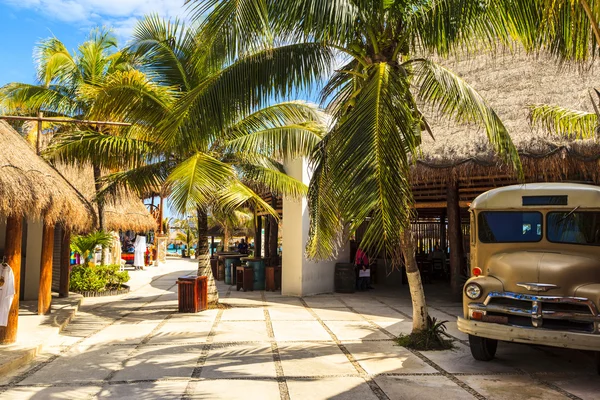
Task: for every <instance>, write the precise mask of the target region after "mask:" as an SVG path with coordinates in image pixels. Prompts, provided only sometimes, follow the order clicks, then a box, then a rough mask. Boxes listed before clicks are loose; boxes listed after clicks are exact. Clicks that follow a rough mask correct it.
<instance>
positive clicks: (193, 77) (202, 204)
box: [51, 17, 323, 303]
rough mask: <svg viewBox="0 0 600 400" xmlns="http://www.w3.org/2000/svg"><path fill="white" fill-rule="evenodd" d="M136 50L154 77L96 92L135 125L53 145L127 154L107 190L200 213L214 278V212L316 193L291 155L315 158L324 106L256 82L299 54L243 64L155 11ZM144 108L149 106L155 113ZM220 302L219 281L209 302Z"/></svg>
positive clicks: (112, 156) (201, 255)
mask: <svg viewBox="0 0 600 400" xmlns="http://www.w3.org/2000/svg"><path fill="white" fill-rule="evenodd" d="M127 53H129V54H131V56H132V57H133V58H132V59H133V60H134V62H135V64H136V66H137V67H138V69H139V71H141V72H140V73H143V74H144V76H146V77H151V80H148V81H146V82H144V83H143V84H142V85H139V86H133V87H132V85H128V84H127V82H123V81H122V80H113V81H111V82H109V83H108V84H107V85H104V86H103V87H101V88H97V90H94V89H90V90H94V96H95V103H94V112H96V113H98V114H103V113H110V114H111V115H118V116H119V118H120V119H121V120H124V121H130V122H132V123H134V127H132V129H129V130H123V131H121V132H120V133H121V134H120V135H104V134H94V135H88V134H83V135H82V134H74V135H62V137H61V140H59V141H57V142H56V143H55V144H54V146H53V147H52V149H51V151H52V153H53V155H54V156H61V155H67V154H88V153H90V152H92V151H95V152H96V153H97V154H98V156H99V157H101V158H103V160H104V162H105V163H106V164H108V165H112V164H113V163H118V162H119V161H120V160H126V161H127V162H128V163H129V165H128V166H127V167H128V168H126V169H123V170H121V171H119V172H116V173H113V174H111V175H109V176H108V177H107V179H106V181H107V182H109V184H108V185H107V187H106V188H105V191H104V193H108V192H110V191H116V190H119V189H120V188H123V187H127V188H128V189H130V190H134V191H136V192H138V193H140V194H147V193H156V192H160V193H168V194H169V197H170V202H171V204H172V206H173V207H174V208H175V210H176V211H177V212H179V213H180V214H181V215H190V214H191V213H196V214H197V219H198V249H197V258H198V259H199V265H198V273H199V274H201V275H207V276H209V281H210V282H212V285H214V280H213V277H212V274H211V270H210V261H209V258H210V253H209V249H208V236H207V233H208V213H209V210H210V209H213V210H220V211H222V212H224V213H231V212H233V211H234V210H236V209H239V208H240V207H248V206H251V207H252V208H256V209H264V210H266V211H267V212H269V213H271V214H273V215H276V212H275V210H273V209H272V208H271V207H270V205H269V204H267V203H266V202H265V201H264V200H262V199H261V197H260V196H259V195H258V194H257V192H258V191H269V192H274V193H279V194H284V195H288V196H292V197H301V196H302V195H304V194H306V191H307V188H306V187H305V186H304V185H303V184H302V183H300V182H298V181H296V180H294V179H292V178H290V177H289V176H287V175H286V174H285V172H284V169H283V165H282V163H281V161H282V160H283V159H284V158H286V157H297V156H303V155H307V154H308V153H309V152H310V150H311V149H312V148H313V147H314V146H315V145H316V144H317V143H318V142H319V141H320V140H321V132H322V131H323V126H322V122H321V120H322V113H321V112H319V110H318V109H317V108H316V107H314V106H311V105H309V104H305V103H301V102H285V103H277V104H275V103H274V102H273V98H267V96H266V95H264V94H262V93H260V91H258V89H256V87H255V86H254V85H253V82H252V80H251V79H250V78H251V77H253V76H254V75H255V74H259V75H262V76H263V77H264V76H265V75H266V74H267V73H266V72H265V71H267V70H268V68H269V62H271V63H273V62H276V60H278V59H279V60H283V61H282V62H286V59H287V58H289V52H288V53H284V54H279V55H277V54H274V53H273V52H271V51H269V50H263V51H262V52H255V53H248V54H246V55H245V56H244V57H243V58H240V59H239V60H235V61H230V60H228V59H227V58H226V57H224V56H221V57H218V55H217V53H215V54H211V55H210V57H208V52H207V50H206V48H205V46H204V45H203V40H202V38H201V36H200V33H199V32H197V31H196V30H195V29H188V28H186V27H185V26H184V25H183V24H181V23H180V22H178V21H174V22H170V21H164V20H161V19H159V18H157V17H147V18H145V19H144V20H142V21H140V22H139V23H138V25H137V27H136V29H135V32H134V37H133V44H132V46H131V47H130V48H128V49H127ZM317 53H318V52H317ZM274 59H275V61H274ZM265 60H266V61H265ZM307 68H314V66H312V67H307ZM284 72H286V71H284ZM286 79H287V77H286ZM157 86H158V87H157ZM158 88H160V89H161V90H158ZM132 91H135V92H136V93H137V94H138V96H137V97H136V98H135V99H134V101H132V100H131V98H130V97H128V96H126V95H122V94H123V93H125V94H128V93H131V92H132ZM156 93H158V95H156ZM163 95H165V97H163ZM140 105H148V107H149V108H150V109H151V110H153V112H152V113H150V114H151V115H149V113H147V112H144V110H143V109H142V107H140ZM209 290H210V289H209ZM217 300H218V295H217V293H216V288H214V290H213V291H212V295H211V298H210V299H209V302H211V303H212V302H216V301H217Z"/></svg>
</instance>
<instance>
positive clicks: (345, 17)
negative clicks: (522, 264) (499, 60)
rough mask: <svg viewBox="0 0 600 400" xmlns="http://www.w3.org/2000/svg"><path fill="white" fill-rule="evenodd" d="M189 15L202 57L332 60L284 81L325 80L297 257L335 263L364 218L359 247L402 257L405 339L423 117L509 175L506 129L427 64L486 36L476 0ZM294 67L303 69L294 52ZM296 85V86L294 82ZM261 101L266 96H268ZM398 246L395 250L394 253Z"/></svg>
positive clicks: (413, 275)
mask: <svg viewBox="0 0 600 400" xmlns="http://www.w3.org/2000/svg"><path fill="white" fill-rule="evenodd" d="M191 2H192V3H193V5H192V10H193V13H194V18H196V19H197V20H199V21H201V29H202V31H203V32H204V34H205V36H207V37H210V38H211V40H210V41H209V43H208V44H209V45H210V46H212V47H211V48H212V51H213V52H218V51H220V49H222V48H223V47H224V46H227V48H228V49H229V54H228V55H229V57H231V58H234V59H235V57H239V56H240V54H244V53H245V52H248V51H254V50H255V49H260V48H265V47H270V46H273V45H274V44H275V45H277V44H279V45H280V46H281V47H289V46H297V48H300V49H305V50H308V49H312V48H315V47H322V48H323V49H325V50H324V51H328V52H330V54H332V55H336V58H337V59H338V60H343V62H341V63H340V64H341V66H338V68H337V69H336V70H335V72H333V73H331V69H330V67H331V64H322V65H319V69H318V70H317V71H314V72H313V71H311V74H310V75H309V74H308V73H307V71H304V70H302V69H301V68H298V69H297V70H296V72H295V73H294V74H293V75H292V79H290V80H289V82H290V83H289V84H290V85H293V84H294V83H295V80H297V81H299V82H300V83H304V80H306V79H310V80H311V82H313V83H315V82H317V81H320V82H322V81H323V80H324V81H325V83H324V85H323V89H322V91H321V100H322V103H323V105H324V106H325V107H326V109H327V111H328V112H329V113H330V115H331V116H332V117H333V126H332V128H331V130H330V131H329V133H328V134H327V135H326V137H325V138H324V140H323V141H322V142H321V143H320V144H319V146H318V147H317V148H316V149H315V151H314V153H313V156H312V166H313V170H314V175H313V178H312V181H311V184H310V191H309V205H310V214H311V226H310V234H309V241H308V244H307V252H308V254H309V255H310V256H311V257H314V258H317V259H326V258H330V257H332V255H335V252H336V249H337V248H338V247H339V245H340V243H342V242H343V241H345V240H347V238H348V235H350V234H352V233H353V232H354V231H355V230H356V229H357V227H359V226H360V225H361V224H362V223H363V222H364V221H365V220H366V219H367V218H370V224H369V228H368V229H367V231H366V233H365V235H364V239H363V241H362V243H361V246H362V247H363V248H365V249H367V250H368V251H369V252H371V253H372V254H384V255H385V257H387V258H391V260H392V261H393V263H394V265H396V266H398V265H399V264H400V262H401V258H402V256H403V257H404V261H405V264H406V268H407V275H408V279H409V284H410V287H411V295H412V301H413V332H415V333H416V332H419V331H422V330H424V329H425V328H426V326H427V308H426V304H425V298H424V294H423V288H422V283H421V280H420V276H419V272H418V269H417V266H416V262H415V259H414V241H413V237H412V233H411V231H410V221H411V217H412V216H413V213H414V211H413V210H414V208H413V200H412V192H411V185H410V167H411V165H412V163H413V162H414V160H415V159H417V158H418V156H419V147H420V146H421V137H422V135H423V134H430V135H434V133H433V132H431V129H430V127H429V126H430V125H429V123H428V117H427V113H426V112H425V111H426V110H433V111H434V112H435V113H437V114H439V115H441V116H445V117H447V118H449V119H452V120H455V121H457V122H461V123H464V122H471V123H477V124H479V125H480V126H482V127H483V128H484V129H485V132H486V134H487V137H488V139H489V141H490V143H491V144H492V146H493V148H494V149H495V150H496V152H497V153H498V154H499V155H500V156H501V157H502V158H503V160H505V161H506V162H508V163H510V164H512V165H513V166H514V168H515V169H516V170H517V171H521V165H520V161H519V157H518V154H517V152H516V150H515V148H514V146H513V144H512V141H511V139H510V136H509V134H508V132H507V131H506V128H505V127H504V125H503V124H502V122H501V121H500V119H499V118H498V116H497V115H496V113H495V112H494V111H493V110H492V109H491V108H490V107H489V106H488V105H487V103H486V102H485V101H484V99H483V98H482V97H481V96H480V95H479V94H478V93H477V92H476V91H475V90H474V89H473V88H472V87H471V86H469V84H468V83H466V82H465V81H463V80H462V79H461V78H460V77H459V76H458V75H456V74H454V73H453V72H452V71H450V70H449V69H447V68H445V67H443V66H442V65H440V64H438V63H437V62H436V60H435V58H434V57H433V55H437V56H445V55H448V54H449V53H451V52H453V51H455V50H459V49H467V50H469V49H473V48H474V47H475V46H474V43H475V42H474V41H473V40H472V38H473V37H481V38H482V40H484V41H485V40H487V39H489V38H490V37H491V35H492V33H493V32H494V29H496V27H495V26H494V24H493V20H492V19H490V18H489V16H488V14H487V11H488V8H487V2H478V1H470V0H439V1H433V0H402V1H380V0H378V1H375V0H367V1H362V0H330V1H322V0H246V1H232V0H196V1H191ZM293 58H294V63H295V64H296V65H300V66H302V65H307V64H309V63H310V60H308V59H307V58H306V57H305V54H304V53H303V52H302V51H298V52H296V53H294V55H293ZM297 77H303V79H302V80H300V79H298V78H297ZM267 93H272V91H269V92H267ZM399 249H402V250H401V251H400V250H399Z"/></svg>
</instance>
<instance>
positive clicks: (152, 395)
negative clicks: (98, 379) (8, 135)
mask: <svg viewBox="0 0 600 400" xmlns="http://www.w3.org/2000/svg"><path fill="white" fill-rule="evenodd" d="M187 385H188V383H187V381H184V380H182V381H157V382H142V383H127V384H116V385H115V384H112V385H106V386H104V388H103V389H102V391H101V392H100V394H99V395H98V397H97V398H99V399H135V400H163V399H164V400H179V399H181V397H182V396H183V394H184V393H185V389H186V387H187Z"/></svg>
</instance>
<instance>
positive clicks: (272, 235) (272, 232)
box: [267, 195, 279, 266]
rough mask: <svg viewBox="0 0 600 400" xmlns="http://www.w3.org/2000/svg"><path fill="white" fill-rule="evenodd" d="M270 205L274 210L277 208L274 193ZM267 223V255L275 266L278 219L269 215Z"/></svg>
mask: <svg viewBox="0 0 600 400" xmlns="http://www.w3.org/2000/svg"><path fill="white" fill-rule="evenodd" d="M271 207H273V209H274V210H277V197H276V196H275V195H273V196H272V197H271ZM268 225H269V239H268V242H267V243H268V244H267V246H268V247H267V248H268V249H269V257H271V264H272V265H274V266H276V265H278V260H277V248H278V247H279V246H278V244H279V243H278V242H279V221H278V220H277V218H275V217H273V216H271V215H270V216H269V220H268Z"/></svg>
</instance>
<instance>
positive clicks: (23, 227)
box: [0, 121, 94, 344]
mask: <svg viewBox="0 0 600 400" xmlns="http://www.w3.org/2000/svg"><path fill="white" fill-rule="evenodd" d="M0 146H1V147H2V150H3V151H2V152H1V153H0V245H2V246H3V249H2V253H3V254H2V255H3V257H4V259H5V260H6V262H7V263H8V265H9V266H10V268H11V269H12V271H13V273H14V277H15V292H16V294H15V296H14V300H13V303H12V306H11V310H10V314H9V321H8V326H7V327H5V328H2V327H0V344H2V343H11V342H14V341H15V340H16V333H17V321H18V312H19V300H20V299H25V300H34V299H37V300H38V313H40V314H46V313H47V312H49V310H50V301H51V293H52V292H51V289H52V286H53V283H54V284H55V285H56V286H58V289H59V291H60V292H61V293H63V294H64V293H65V292H66V293H68V274H69V269H68V268H69V242H68V240H65V238H66V237H68V232H69V231H70V230H72V229H74V230H87V229H89V228H91V227H92V226H93V224H94V212H93V209H92V207H91V205H90V204H89V203H88V202H87V201H86V199H85V198H84V197H83V196H82V195H81V194H80V193H79V192H78V191H77V190H76V189H75V188H74V187H73V186H72V185H71V184H70V183H69V182H68V181H67V180H66V179H65V178H64V177H63V176H62V175H61V174H60V173H59V172H58V171H57V170H56V169H54V168H53V167H52V166H51V165H49V164H48V163H46V162H45V161H44V160H43V159H42V158H41V157H39V156H38V155H36V154H35V152H34V150H33V149H32V148H31V147H30V145H29V144H28V143H27V142H26V141H25V140H24V139H23V138H22V137H21V136H20V135H19V134H18V133H17V132H16V131H15V130H14V129H12V127H11V126H10V125H9V124H7V123H6V122H4V121H0ZM21 286H22V287H23V288H24V289H23V291H22V292H21Z"/></svg>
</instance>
